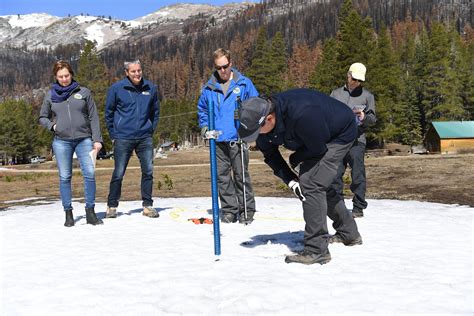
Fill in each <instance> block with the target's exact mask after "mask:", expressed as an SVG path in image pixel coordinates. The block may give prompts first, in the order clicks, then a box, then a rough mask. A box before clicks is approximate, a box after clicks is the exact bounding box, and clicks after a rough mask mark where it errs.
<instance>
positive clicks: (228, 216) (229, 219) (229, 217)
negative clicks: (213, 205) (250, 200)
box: [221, 212, 237, 223]
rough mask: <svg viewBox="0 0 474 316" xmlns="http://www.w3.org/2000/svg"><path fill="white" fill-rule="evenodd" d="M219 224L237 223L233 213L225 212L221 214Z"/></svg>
mask: <svg viewBox="0 0 474 316" xmlns="http://www.w3.org/2000/svg"><path fill="white" fill-rule="evenodd" d="M221 222H223V223H235V222H237V216H236V215H235V214H234V213H230V212H226V213H223V214H222V218H221Z"/></svg>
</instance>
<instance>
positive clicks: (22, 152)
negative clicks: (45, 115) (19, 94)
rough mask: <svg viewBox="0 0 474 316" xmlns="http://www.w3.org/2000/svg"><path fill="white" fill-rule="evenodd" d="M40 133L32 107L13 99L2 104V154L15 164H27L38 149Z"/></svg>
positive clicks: (0, 137)
mask: <svg viewBox="0 0 474 316" xmlns="http://www.w3.org/2000/svg"><path fill="white" fill-rule="evenodd" d="M38 133H39V126H38V124H37V120H36V118H35V116H34V115H33V111H32V107H31V105H29V104H28V103H26V102H25V101H23V100H18V101H17V100H12V99H9V100H6V101H4V102H3V103H0V152H3V153H5V154H6V155H7V156H8V157H11V158H12V160H13V161H14V162H27V158H28V156H30V155H31V154H33V153H34V151H35V149H36V148H37V145H38V143H37V135H38Z"/></svg>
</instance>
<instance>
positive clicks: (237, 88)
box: [232, 87, 240, 94]
mask: <svg viewBox="0 0 474 316" xmlns="http://www.w3.org/2000/svg"><path fill="white" fill-rule="evenodd" d="M232 93H234V94H239V93H240V88H239V87H235V88H234V90H232Z"/></svg>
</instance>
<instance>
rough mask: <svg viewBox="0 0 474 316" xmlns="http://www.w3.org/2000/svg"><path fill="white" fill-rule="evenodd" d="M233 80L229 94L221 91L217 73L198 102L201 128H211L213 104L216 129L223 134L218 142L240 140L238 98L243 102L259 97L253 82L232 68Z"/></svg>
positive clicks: (203, 89) (203, 90)
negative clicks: (238, 132)
mask: <svg viewBox="0 0 474 316" xmlns="http://www.w3.org/2000/svg"><path fill="white" fill-rule="evenodd" d="M232 72H233V78H232V80H231V82H230V85H229V89H228V90H227V94H226V95H224V92H223V91H222V89H221V85H220V84H219V82H218V81H217V78H216V75H215V73H214V74H213V75H212V76H211V78H210V79H209V81H208V82H207V83H206V85H205V86H204V87H203V88H202V91H201V96H200V98H199V101H198V105H197V107H198V119H199V126H200V127H201V128H202V127H204V126H209V123H208V106H209V104H210V103H211V102H212V105H213V106H214V120H215V121H214V128H215V129H216V130H218V131H221V132H222V134H221V135H220V136H219V138H218V139H217V141H218V142H228V141H236V140H238V137H239V136H238V134H237V128H236V121H235V119H234V111H235V110H236V107H237V97H240V99H241V100H242V101H244V100H246V99H248V98H251V97H256V96H258V92H257V89H255V86H254V85H253V83H252V81H251V80H250V79H249V78H247V77H245V76H244V75H242V74H241V73H240V72H238V71H237V70H236V69H234V68H232Z"/></svg>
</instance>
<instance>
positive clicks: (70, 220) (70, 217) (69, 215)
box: [64, 210, 74, 227]
mask: <svg viewBox="0 0 474 316" xmlns="http://www.w3.org/2000/svg"><path fill="white" fill-rule="evenodd" d="M64 213H65V214H66V221H65V222H64V226H66V227H72V226H74V216H73V215H72V210H67V211H64Z"/></svg>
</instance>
